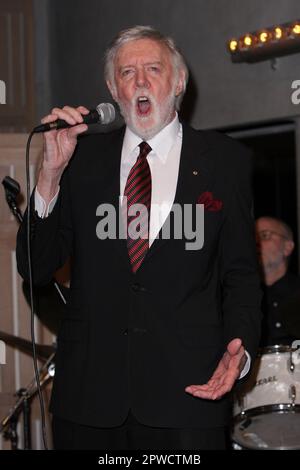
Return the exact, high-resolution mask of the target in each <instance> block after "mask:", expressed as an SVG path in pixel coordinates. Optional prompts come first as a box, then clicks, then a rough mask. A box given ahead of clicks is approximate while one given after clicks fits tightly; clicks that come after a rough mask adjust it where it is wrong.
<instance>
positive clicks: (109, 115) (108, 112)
mask: <svg viewBox="0 0 300 470" xmlns="http://www.w3.org/2000/svg"><path fill="white" fill-rule="evenodd" d="M96 110H97V112H98V114H99V120H100V122H101V124H110V123H111V122H113V121H114V120H115V117H116V112H115V108H114V106H113V105H112V104H111V103H100V104H98V106H97V107H96Z"/></svg>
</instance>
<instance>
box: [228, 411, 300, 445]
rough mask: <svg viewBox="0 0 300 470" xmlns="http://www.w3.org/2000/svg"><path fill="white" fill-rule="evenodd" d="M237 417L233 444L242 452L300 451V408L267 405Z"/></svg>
mask: <svg viewBox="0 0 300 470" xmlns="http://www.w3.org/2000/svg"><path fill="white" fill-rule="evenodd" d="M262 408H263V409H256V410H255V409H253V410H249V411H248V412H245V413H242V414H240V415H239V416H237V417H236V419H235V422H234V431H233V441H234V442H236V443H237V444H239V445H240V446H241V447H242V448H244V449H256V450H258V449H261V450H264V449H265V450H295V449H300V405H296V406H293V407H291V405H289V404H288V405H284V404H283V405H270V406H265V407H262Z"/></svg>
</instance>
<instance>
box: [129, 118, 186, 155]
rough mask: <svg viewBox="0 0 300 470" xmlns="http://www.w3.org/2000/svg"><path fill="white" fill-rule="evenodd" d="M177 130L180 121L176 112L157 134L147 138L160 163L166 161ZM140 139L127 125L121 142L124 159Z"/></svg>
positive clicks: (134, 148) (130, 153)
mask: <svg viewBox="0 0 300 470" xmlns="http://www.w3.org/2000/svg"><path fill="white" fill-rule="evenodd" d="M179 130H180V123H179V119H178V114H177V113H176V115H175V117H174V119H173V120H172V121H171V122H170V123H169V124H168V125H167V126H165V127H164V128H163V129H162V130H161V131H160V132H159V133H158V134H156V135H155V136H154V137H152V139H150V140H147V143H148V144H149V145H150V147H151V148H152V150H153V151H154V153H155V154H156V155H157V156H158V158H159V159H160V160H161V161H162V163H165V162H166V160H167V157H168V154H169V152H170V150H171V147H172V145H173V144H174V142H175V140H176V137H177V135H178V133H179ZM141 141H142V140H141V137H139V136H138V135H136V134H135V133H134V132H132V130H131V129H129V127H128V126H127V127H126V132H125V136H124V142H123V152H124V156H125V158H126V160H127V158H128V159H129V158H130V156H131V155H132V153H133V152H134V150H136V148H137V146H138V145H139V144H140V143H141Z"/></svg>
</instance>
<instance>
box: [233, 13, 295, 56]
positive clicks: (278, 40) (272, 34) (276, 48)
mask: <svg viewBox="0 0 300 470" xmlns="http://www.w3.org/2000/svg"><path fill="white" fill-rule="evenodd" d="M228 49H229V52H230V54H231V60H232V62H259V61H262V60H267V59H274V58H276V57H281V56H284V55H288V54H295V53H297V52H300V20H299V21H298V20H297V21H292V22H290V23H284V24H278V25H275V26H270V27H268V28H263V29H260V30H257V31H253V32H251V33H246V34H243V35H242V36H240V37H239V38H232V39H230V40H229V41H228Z"/></svg>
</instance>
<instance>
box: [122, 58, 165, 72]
mask: <svg viewBox="0 0 300 470" xmlns="http://www.w3.org/2000/svg"><path fill="white" fill-rule="evenodd" d="M143 65H144V66H146V67H148V66H149V65H163V63H162V61H160V60H154V61H151V62H146V63H145V64H143ZM130 67H133V68H135V65H134V64H127V65H120V66H119V70H122V69H127V68H130Z"/></svg>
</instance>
